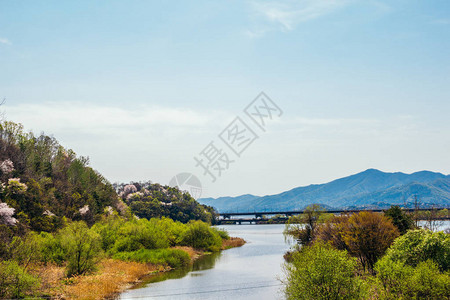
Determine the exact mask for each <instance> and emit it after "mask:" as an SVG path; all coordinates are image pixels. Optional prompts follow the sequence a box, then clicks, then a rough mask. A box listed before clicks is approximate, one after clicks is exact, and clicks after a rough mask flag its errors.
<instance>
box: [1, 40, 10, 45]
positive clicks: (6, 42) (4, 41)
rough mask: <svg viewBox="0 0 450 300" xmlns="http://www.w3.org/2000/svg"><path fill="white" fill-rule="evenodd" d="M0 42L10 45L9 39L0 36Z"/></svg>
mask: <svg viewBox="0 0 450 300" xmlns="http://www.w3.org/2000/svg"><path fill="white" fill-rule="evenodd" d="M0 44H5V45H12V43H11V41H10V40H8V39H5V38H0Z"/></svg>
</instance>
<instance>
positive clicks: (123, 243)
mask: <svg viewBox="0 0 450 300" xmlns="http://www.w3.org/2000/svg"><path fill="white" fill-rule="evenodd" d="M169 244H170V242H169V238H168V236H167V235H166V234H165V232H164V231H162V230H160V228H159V227H158V226H157V224H155V222H152V221H149V220H147V219H140V220H133V221H129V222H126V223H125V224H124V225H123V226H121V227H120V228H119V230H118V233H117V239H116V242H115V243H114V246H113V249H112V253H116V252H123V251H136V250H139V249H158V248H167V247H169Z"/></svg>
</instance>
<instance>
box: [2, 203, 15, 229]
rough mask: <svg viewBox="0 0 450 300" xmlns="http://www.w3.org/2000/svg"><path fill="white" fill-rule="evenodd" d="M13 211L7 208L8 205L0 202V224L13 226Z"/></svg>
mask: <svg viewBox="0 0 450 300" xmlns="http://www.w3.org/2000/svg"><path fill="white" fill-rule="evenodd" d="M14 211H15V209H14V208H12V207H9V206H8V204H6V203H2V202H0V224H6V225H10V226H12V225H15V224H16V223H17V220H16V218H13V215H14Z"/></svg>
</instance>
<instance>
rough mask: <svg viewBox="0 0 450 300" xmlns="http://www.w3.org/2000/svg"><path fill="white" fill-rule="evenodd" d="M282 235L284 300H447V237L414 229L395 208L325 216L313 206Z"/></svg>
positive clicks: (449, 260) (449, 259)
mask: <svg viewBox="0 0 450 300" xmlns="http://www.w3.org/2000/svg"><path fill="white" fill-rule="evenodd" d="M285 234H286V236H288V237H291V238H294V239H295V240H296V241H297V247H296V249H295V250H294V251H291V252H288V253H287V254H286V255H285V259H286V263H285V270H286V279H285V281H284V284H285V293H286V296H287V298H288V299H449V298H450V292H449V291H450V273H449V270H450V236H449V234H448V233H445V232H443V231H441V232H433V231H431V230H428V229H420V228H418V227H416V226H415V224H414V220H413V217H412V216H411V215H409V214H407V213H405V212H404V211H402V209H401V208H400V207H398V206H393V207H391V208H390V209H388V210H387V211H385V212H384V213H374V212H366V211H362V212H359V213H355V214H352V215H339V216H334V215H329V214H326V213H325V211H324V210H323V209H322V208H321V207H319V206H317V205H313V206H310V207H308V208H307V209H306V211H305V213H304V214H303V215H301V216H296V217H292V218H291V219H290V223H289V224H287V226H286V229H285Z"/></svg>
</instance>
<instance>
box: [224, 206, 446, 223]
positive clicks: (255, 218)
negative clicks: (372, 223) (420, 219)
mask: <svg viewBox="0 0 450 300" xmlns="http://www.w3.org/2000/svg"><path fill="white" fill-rule="evenodd" d="M444 208H446V207H435V208H416V209H414V208H402V210H403V211H406V212H415V211H428V210H431V209H437V210H440V209H444ZM447 209H449V208H447ZM386 210H387V208H386V209H381V208H380V209H341V210H325V211H324V213H328V214H335V215H339V214H352V213H358V212H361V211H370V212H383V211H386ZM304 212H305V210H290V211H283V210H280V211H253V212H250V211H247V212H222V213H219V214H218V218H217V223H218V224H219V225H221V224H239V225H241V224H243V223H248V224H267V223H271V222H272V223H285V222H286V221H287V220H288V219H289V217H291V216H295V215H300V214H303V213H304ZM267 216H276V217H275V218H267ZM236 217H243V218H236ZM447 219H448V218H447ZM270 220H272V221H271V222H270Z"/></svg>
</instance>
